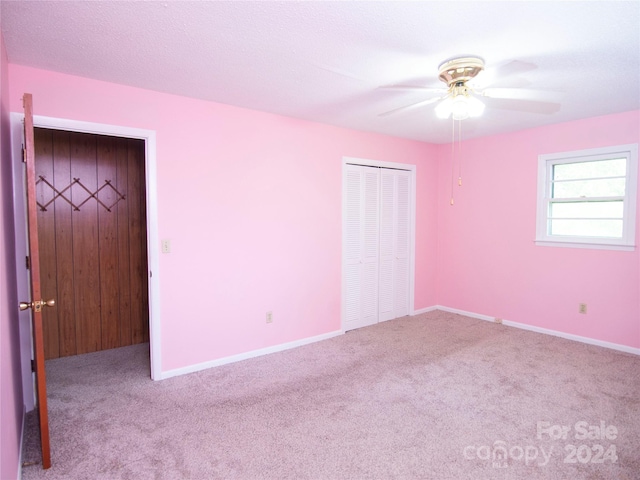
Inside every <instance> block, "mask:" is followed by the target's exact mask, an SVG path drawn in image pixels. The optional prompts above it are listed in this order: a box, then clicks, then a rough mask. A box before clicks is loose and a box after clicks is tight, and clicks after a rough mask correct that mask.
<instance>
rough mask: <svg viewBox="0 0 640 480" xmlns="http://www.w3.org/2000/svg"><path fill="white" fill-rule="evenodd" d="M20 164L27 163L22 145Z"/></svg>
mask: <svg viewBox="0 0 640 480" xmlns="http://www.w3.org/2000/svg"><path fill="white" fill-rule="evenodd" d="M22 163H27V155H26V152H25V150H24V145H22Z"/></svg>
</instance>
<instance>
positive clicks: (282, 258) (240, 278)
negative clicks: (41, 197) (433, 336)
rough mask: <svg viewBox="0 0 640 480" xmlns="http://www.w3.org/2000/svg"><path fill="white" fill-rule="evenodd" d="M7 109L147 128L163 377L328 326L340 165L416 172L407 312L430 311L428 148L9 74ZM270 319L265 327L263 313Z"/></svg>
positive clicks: (333, 309)
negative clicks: (164, 250) (355, 160)
mask: <svg viewBox="0 0 640 480" xmlns="http://www.w3.org/2000/svg"><path fill="white" fill-rule="evenodd" d="M10 78H11V85H10V86H11V110H12V111H20V110H21V108H22V106H21V102H20V99H21V96H22V94H23V93H24V92H30V93H32V94H33V95H34V111H35V114H36V115H45V116H50V117H58V118H67V119H73V120H82V121H91V122H99V123H107V124H114V125H122V126H127V127H136V128H143V129H149V130H155V131H156V135H157V185H158V225H159V235H160V238H161V239H170V240H171V243H172V252H171V253H170V254H165V255H161V257H160V283H161V286H160V290H161V291H160V296H161V315H162V370H163V371H167V370H172V369H176V368H180V367H185V366H189V365H193V364H197V363H201V362H206V361H210V360H215V359H218V358H222V357H226V356H229V355H234V354H238V353H243V352H247V351H251V350H255V349H259V348H263V347H268V346H273V345H278V344H281V343H285V342H289V341H293V340H298V339H302V338H306V337H311V336H315V335H320V334H323V333H328V332H332V331H335V330H338V329H340V292H341V286H340V282H341V191H342V190H341V188H342V187H341V185H342V177H341V175H342V174H341V160H342V157H343V156H350V157H360V158H368V159H375V160H382V161H391V162H401V163H408V164H415V165H417V205H418V206H417V215H416V217H417V218H416V223H417V226H416V229H417V232H416V244H417V248H416V262H417V266H416V279H415V282H416V295H415V308H416V309H420V308H424V307H428V306H431V305H434V304H436V283H435V282H436V277H435V268H434V266H435V263H436V260H435V252H436V232H435V229H434V228H433V226H434V225H435V223H436V214H437V210H436V181H437V162H436V147H435V146H433V145H426V144H424V143H420V142H415V141H409V140H403V139H397V138H393V137H388V136H383V135H378V134H371V133H364V132H358V131H353V130H347V129H342V128H337V127H331V126H327V125H322V124H318V123H311V122H306V121H301V120H295V119H292V118H287V117H282V116H278V115H272V114H268V113H263V112H257V111H252V110H247V109H242V108H236V107H231V106H228V105H222V104H216V103H210V102H204V101H199V100H194V99H189V98H184V97H178V96H173V95H167V94H162V93H158V92H152V91H146V90H140V89H136V88H131V87H126V86H121V85H115V84H109V83H105V82H98V81H93V80H88V79H84V78H80V77H73V76H69V75H63V74H58V73H53V72H49V71H43V70H36V69H33V68H28V67H22V66H18V65H10ZM267 311H273V316H274V322H273V323H272V324H270V325H267V324H266V322H265V314H266V312H267Z"/></svg>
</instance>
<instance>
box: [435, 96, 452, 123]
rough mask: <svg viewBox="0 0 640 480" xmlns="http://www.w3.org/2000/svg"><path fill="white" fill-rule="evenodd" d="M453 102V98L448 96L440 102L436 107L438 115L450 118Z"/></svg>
mask: <svg viewBox="0 0 640 480" xmlns="http://www.w3.org/2000/svg"><path fill="white" fill-rule="evenodd" d="M452 103H453V100H452V99H451V97H447V98H445V99H444V100H443V101H442V102H440V103H439V104H438V105H437V106H436V108H435V109H434V110H435V112H436V116H437V117H438V118H442V119H445V118H449V117H450V116H451V104H452Z"/></svg>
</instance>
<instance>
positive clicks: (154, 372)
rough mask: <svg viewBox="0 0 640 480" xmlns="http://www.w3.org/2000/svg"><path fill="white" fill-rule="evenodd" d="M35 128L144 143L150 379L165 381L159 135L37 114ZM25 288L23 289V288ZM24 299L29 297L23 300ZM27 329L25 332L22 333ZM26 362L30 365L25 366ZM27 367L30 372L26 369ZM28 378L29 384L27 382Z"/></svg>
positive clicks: (17, 128)
mask: <svg viewBox="0 0 640 480" xmlns="http://www.w3.org/2000/svg"><path fill="white" fill-rule="evenodd" d="M23 120H24V115H23V114H22V113H16V112H12V113H11V131H12V150H13V183H14V185H13V188H14V205H15V208H14V215H15V224H16V250H17V254H18V257H17V264H18V268H17V270H18V272H16V273H17V281H18V291H19V294H20V295H21V298H22V296H24V295H25V294H26V295H28V290H23V289H24V288H26V286H27V277H26V275H27V274H26V269H24V268H23V261H22V260H21V258H24V257H23V256H22V255H20V253H21V252H22V251H24V252H25V255H26V239H27V233H26V221H25V218H26V213H25V212H26V209H25V202H24V174H23V168H20V167H21V166H22V143H23V139H22V137H23V127H22V124H23ZM33 126H34V127H41V128H49V129H54V130H66V131H71V132H82V133H92V134H96V135H111V136H116V137H126V138H136V139H141V140H144V142H145V177H146V178H145V182H146V208H147V260H148V274H149V344H150V351H151V352H150V356H151V378H152V379H153V380H159V379H161V378H162V375H161V374H162V362H161V358H162V357H161V351H160V348H161V345H162V342H161V335H160V327H161V323H160V268H159V253H160V252H159V247H158V246H159V244H160V241H159V239H158V238H159V237H158V207H157V206H158V188H157V180H156V132H155V131H154V130H144V129H140V128H132V127H123V126H118V125H108V124H102V123H93V122H83V121H78V120H69V119H63V118H54V117H44V116H40V115H34V117H33ZM22 285H24V286H22ZM24 298H25V299H26V298H27V297H24ZM23 320H24V319H23V318H21V320H20V325H21V329H20V331H21V334H20V339H21V349H22V350H24V349H25V347H27V344H26V342H27V341H28V342H29V343H28V349H29V351H28V355H30V354H31V352H30V340H29V339H30V336H31V333H30V325H29V326H26V327H25V323H27V324H28V323H29V322H25V321H23ZM23 330H25V331H23ZM21 355H22V358H23V362H22V363H23V388H24V390H25V392H24V398H25V405H26V406H27V410H30V409H32V408H33V384H32V382H31V380H30V379H31V365H30V358H25V352H24V351H22V354H21ZM25 363H27V364H28V365H25ZM27 367H28V371H25V368H27ZM25 379H27V381H26V382H25ZM29 407H31V408H29Z"/></svg>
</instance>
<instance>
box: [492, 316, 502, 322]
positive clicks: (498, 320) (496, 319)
mask: <svg viewBox="0 0 640 480" xmlns="http://www.w3.org/2000/svg"><path fill="white" fill-rule="evenodd" d="M493 321H494V322H495V323H502V319H501V318H498V317H496V318H494V319H493Z"/></svg>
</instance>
